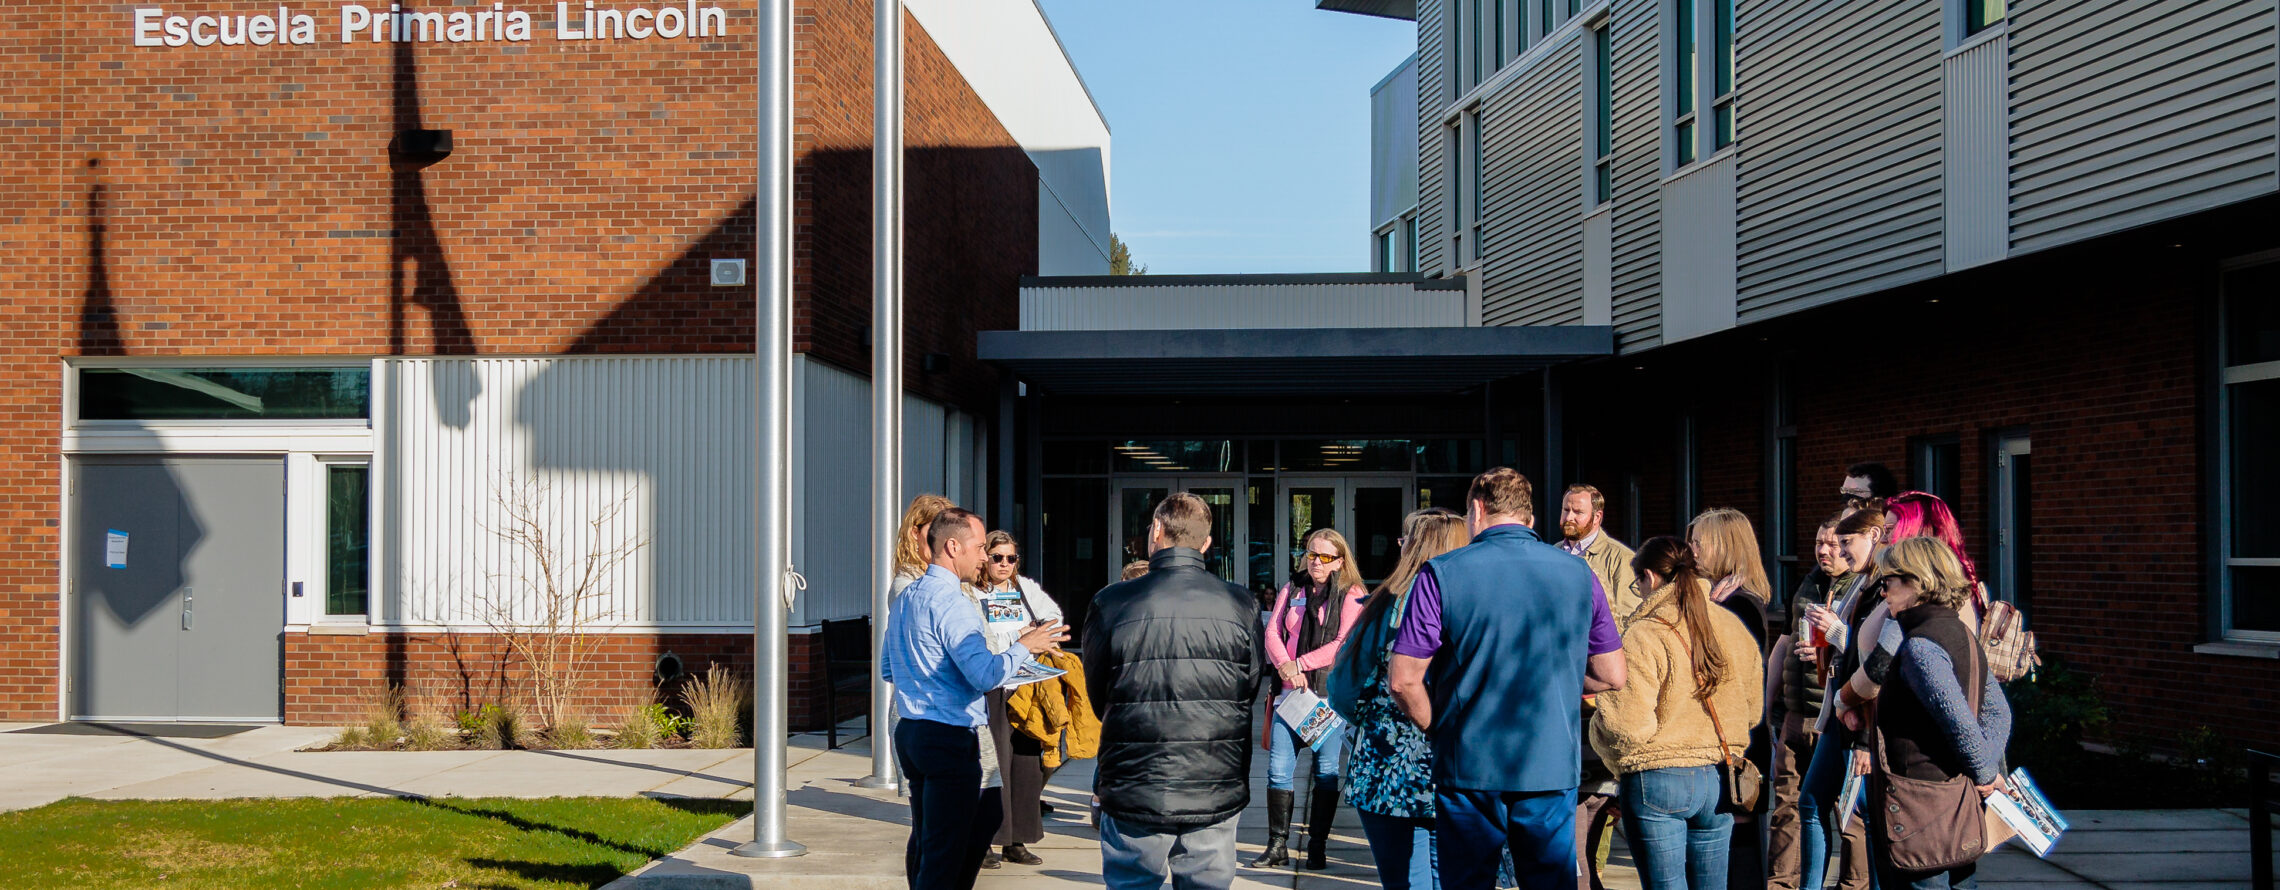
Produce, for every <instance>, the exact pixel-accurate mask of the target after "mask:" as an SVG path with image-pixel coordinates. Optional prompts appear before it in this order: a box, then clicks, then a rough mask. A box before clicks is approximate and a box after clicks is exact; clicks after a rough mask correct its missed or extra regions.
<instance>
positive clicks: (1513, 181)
mask: <svg viewBox="0 0 2280 890" xmlns="http://www.w3.org/2000/svg"><path fill="white" fill-rule="evenodd" d="M1581 55H1582V50H1581V48H1580V46H1579V44H1578V43H1577V42H1576V41H1574V40H1569V41H1567V42H1566V44H1565V45H1564V46H1560V47H1556V48H1554V49H1553V50H1552V51H1551V53H1550V54H1549V55H1547V56H1545V57H1543V58H1541V59H1538V60H1536V61H1535V62H1532V63H1531V64H1532V66H1533V67H1531V68H1530V69H1529V70H1528V71H1526V72H1524V73H1523V74H1521V75H1520V79H1519V80H1518V81H1516V82H1514V83H1512V84H1510V85H1508V86H1506V87H1505V88H1504V89H1502V90H1499V91H1498V93H1497V96H1496V98H1495V99H1494V100H1492V101H1491V102H1490V103H1489V104H1488V105H1487V106H1486V107H1484V108H1483V109H1482V115H1481V127H1482V131H1483V136H1484V141H1483V144H1484V146H1485V148H1486V151H1487V153H1488V169H1487V170H1486V172H1485V175H1486V178H1487V180H1488V182H1487V183H1486V186H1487V195H1486V197H1487V203H1488V208H1487V212H1488V263H1487V265H1486V267H1485V277H1484V279H1483V281H1482V282H1481V323H1482V324H1484V325H1524V324H1576V323H1579V322H1581V321H1582V320H1583V262H1582V260H1583V221H1582V218H1581V211H1582V203H1583V201H1582V197H1581V192H1582V184H1581V180H1580V177H1581V175H1582V174H1581V170H1582V164H1583V161H1582V159H1581V157H1580V154H1579V153H1580V152H1581V151H1582V146H1583V63H1582V59H1581Z"/></svg>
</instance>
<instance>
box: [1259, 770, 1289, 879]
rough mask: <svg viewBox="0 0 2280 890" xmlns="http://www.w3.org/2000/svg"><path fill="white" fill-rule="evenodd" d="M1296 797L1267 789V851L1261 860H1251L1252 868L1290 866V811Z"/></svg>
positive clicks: (1261, 854)
mask: <svg viewBox="0 0 2280 890" xmlns="http://www.w3.org/2000/svg"><path fill="white" fill-rule="evenodd" d="M1294 797H1295V795H1293V794H1292V793H1291V792H1289V791H1276V790H1275V789H1272V788H1269V789H1267V849H1266V852H1263V853H1260V854H1259V858H1257V859H1253V860H1251V867H1252V868H1275V867H1277V866H1284V865H1289V864H1290V810H1291V805H1292V804H1293V802H1294Z"/></svg>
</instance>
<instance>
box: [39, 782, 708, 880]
mask: <svg viewBox="0 0 2280 890" xmlns="http://www.w3.org/2000/svg"><path fill="white" fill-rule="evenodd" d="M751 809H752V805H751V804H750V803H739V802H735V801H725V800H651V799H647V798H593V797H565V798H552V799H547V800H509V799H502V798H443V799H437V800H396V799H353V800H352V799H340V798H331V799H311V800H226V801H193V800H169V801H98V800H81V799H72V800H64V801H59V802H56V803H53V804H49V805H47V806H44V807H40V808H38V809H34V810H23V811H20V812H13V813H0V887H10V888H15V887H229V888H237V887H462V888H479V887H480V888H507V887H513V888H539V887H544V888H568V887H599V886H601V885H603V884H607V883H609V882H610V881H612V880H615V879H617V877H618V876H620V875H623V874H625V873H627V872H630V871H632V870H634V869H636V868H640V867H641V866H642V864H643V863H646V862H648V861H649V860H651V859H655V858H657V857H659V856H664V855H666V854H668V853H672V852H674V851H676V850H679V849H681V848H682V847H685V846H687V845H689V843H691V842H693V841H695V840H696V839H697V838H699V837H702V836H704V835H705V834H706V833H707V832H710V831H712V830H713V829H716V828H719V827H720V826H722V825H725V824H727V823H728V822H729V821H730V820H731V819H735V818H737V817H739V816H742V815H743V814H745V813H748V812H750V811H751ZM454 882H456V883H454Z"/></svg>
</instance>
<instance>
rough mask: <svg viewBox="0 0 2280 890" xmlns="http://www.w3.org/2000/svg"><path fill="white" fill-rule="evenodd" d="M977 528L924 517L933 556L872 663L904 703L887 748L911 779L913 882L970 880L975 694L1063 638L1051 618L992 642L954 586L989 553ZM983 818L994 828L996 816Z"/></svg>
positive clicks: (959, 885)
mask: <svg viewBox="0 0 2280 890" xmlns="http://www.w3.org/2000/svg"><path fill="white" fill-rule="evenodd" d="M983 534H984V530H983V527H982V519H981V517H979V516H976V515H974V514H973V513H972V512H969V511H966V510H961V509H958V508H956V507H952V508H950V509H948V510H944V511H942V515H940V516H938V517H936V518H935V520H934V522H933V523H932V524H930V525H928V526H927V527H926V544H927V549H928V551H929V553H930V554H931V555H932V557H933V560H932V562H931V563H930V564H929V565H928V566H927V568H926V574H925V575H922V576H920V577H919V579H918V580H917V581H916V582H914V583H912V584H911V585H910V587H909V588H907V589H905V590H904V591H903V593H902V597H901V598H899V599H897V600H895V604H894V608H893V610H892V611H891V612H890V613H889V614H888V616H887V632H886V648H885V649H884V650H883V654H884V656H885V657H884V658H882V659H881V661H880V666H881V669H882V670H883V671H884V672H885V674H886V680H887V682H889V683H893V684H894V687H895V707H896V709H898V710H899V711H900V712H901V713H902V723H900V724H898V725H897V726H896V727H895V755H896V758H897V759H898V760H899V761H900V762H901V764H902V772H903V780H904V781H906V782H909V783H910V845H909V847H908V848H907V849H906V850H905V852H904V854H903V874H904V876H905V878H906V879H907V880H908V881H909V883H910V886H911V888H912V890H964V888H970V887H972V886H974V876H975V874H976V873H978V872H979V871H980V869H981V865H982V855H983V853H984V852H986V851H987V850H988V846H989V839H990V835H989V833H988V832H982V833H979V834H976V833H975V832H974V831H973V827H974V826H975V825H977V824H979V821H980V820H982V814H981V813H979V812H978V810H979V809H980V807H981V804H982V759H981V743H980V741H979V740H978V739H977V738H976V737H975V731H976V729H977V728H982V731H984V732H986V731H988V730H987V729H986V728H985V727H987V726H988V723H989V718H988V712H987V710H986V709H985V708H984V707H983V703H982V695H983V694H984V693H987V692H989V691H990V690H992V689H996V688H997V687H998V686H999V685H1000V684H1002V683H1004V682H1005V681H1007V680H1009V679H1011V678H1012V677H1013V673H1014V671H1015V670H1016V669H1017V668H1019V667H1020V666H1021V665H1022V664H1023V663H1024V662H1026V661H1028V660H1029V659H1031V658H1033V657H1035V656H1036V654H1037V653H1039V652H1044V651H1047V650H1049V649H1052V648H1054V645H1055V644H1057V643H1059V642H1060V641H1062V640H1066V639H1068V638H1069V633H1068V630H1067V628H1066V627H1064V626H1063V625H1061V624H1060V623H1059V622H1054V623H1050V624H1047V623H1043V622H1040V623H1037V624H1033V625H1031V626H1030V628H1029V630H1028V631H1027V632H1024V633H1023V634H1022V635H1021V639H1020V640H1019V643H1020V645H1018V646H1011V647H1007V649H1006V651H1005V652H1003V653H998V654H992V653H991V652H990V648H989V644H988V643H987V642H986V641H985V638H984V628H985V625H984V624H983V623H982V612H981V608H980V607H979V606H977V605H975V603H974V601H973V600H972V599H969V598H968V597H967V596H966V593H965V591H964V590H963V589H961V588H962V586H963V585H965V584H968V583H972V582H974V581H976V580H977V579H979V578H980V577H981V571H982V564H983V562H984V560H986V559H987V558H988V554H987V551H986V550H985V548H984V547H983V546H982V544H983ZM990 798H991V800H995V799H996V792H994V791H993V792H992V793H991V795H990ZM987 821H988V823H989V825H990V826H991V828H992V829H993V830H994V828H995V827H996V825H997V822H998V817H996V816H990V817H988V819H987ZM976 838H979V843H978V844H977V843H976V840H975V839H976Z"/></svg>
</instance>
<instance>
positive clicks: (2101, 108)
mask: <svg viewBox="0 0 2280 890" xmlns="http://www.w3.org/2000/svg"><path fill="white" fill-rule="evenodd" d="M2006 27H2007V28H2008V29H2009V36H2010V42H2011V247H2012V249H2013V250H2014V251H2027V250H2037V249H2041V248H2044V247H2049V246H2052V245H2055V244H2060V243H2064V242H2068V241H2076V240H2080V239H2083V238H2088V237H2090V236H2093V235H2097V234H2101V233H2104V232H2111V231H2116V230H2119V229H2123V228H2127V227H2130V226H2134V225H2139V224H2142V223H2145V222H2150V221H2153V220H2156V219H2162V218H2166V217H2171V216H2177V215H2181V214H2184V213H2189V212H2192V211H2194V210H2199V209H2202V208H2206V207H2212V206H2216V205H2219V204H2225V203H2230V202H2233V201H2238V200H2242V199H2245V198H2249V197H2253V196H2256V195H2260V194H2265V193H2269V192H2272V191H2273V190H2274V189H2275V188H2276V187H2280V178H2276V177H2280V172H2276V170H2275V161H2274V159H2275V141H2276V139H2280V134H2276V133H2275V128H2274V115H2275V111H2274V103H2273V94H2274V89H2275V82H2274V81H2275V75H2274V62H2275V48H2274V33H2273V32H2274V3H2273V0H2146V2H2138V3H2128V4H2109V3H2088V2H2018V3H2014V4H2013V5H2012V7H2011V20H2010V22H2009V24H2008V25H2007V26H2006Z"/></svg>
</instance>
